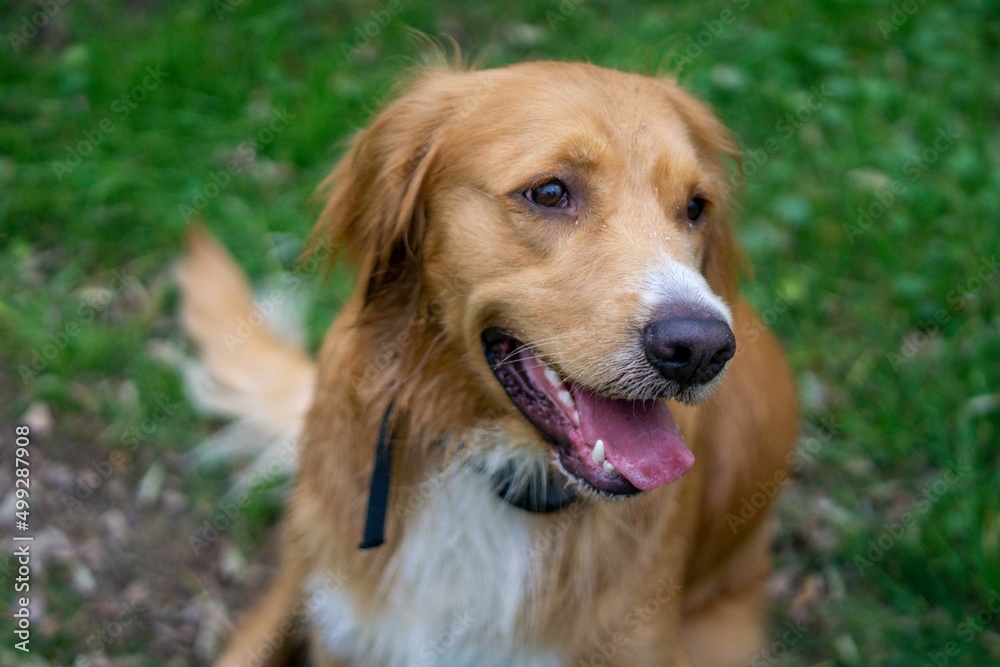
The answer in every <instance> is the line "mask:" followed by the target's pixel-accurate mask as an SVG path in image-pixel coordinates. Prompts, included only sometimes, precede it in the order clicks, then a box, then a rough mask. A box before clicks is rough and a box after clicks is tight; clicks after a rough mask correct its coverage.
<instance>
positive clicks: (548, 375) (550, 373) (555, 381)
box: [545, 366, 562, 389]
mask: <svg viewBox="0 0 1000 667" xmlns="http://www.w3.org/2000/svg"><path fill="white" fill-rule="evenodd" d="M545 379H546V380H548V381H549V384H551V385H552V386H553V387H555V388H556V389H558V388H559V387H561V386H562V379H561V378H560V377H559V374H558V373H556V372H555V371H554V370H552V369H551V368H549V367H548V366H546V367H545Z"/></svg>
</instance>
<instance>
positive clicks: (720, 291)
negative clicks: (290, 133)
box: [316, 63, 737, 495]
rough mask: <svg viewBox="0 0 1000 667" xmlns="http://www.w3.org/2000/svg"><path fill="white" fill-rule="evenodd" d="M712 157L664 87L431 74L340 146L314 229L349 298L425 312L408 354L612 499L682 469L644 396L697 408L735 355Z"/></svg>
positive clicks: (558, 77)
mask: <svg viewBox="0 0 1000 667" xmlns="http://www.w3.org/2000/svg"><path fill="white" fill-rule="evenodd" d="M728 158H735V150H734V147H733V144H732V142H731V140H730V138H729V135H728V133H727V132H726V131H725V129H724V128H723V126H722V125H721V124H720V123H719V121H718V120H716V118H715V117H714V116H713V115H712V113H711V112H710V111H709V110H708V108H707V107H706V106H704V105H703V104H701V103H700V102H698V101H697V100H695V99H693V98H692V97H690V96H689V95H688V94H686V93H685V92H683V91H682V90H681V89H680V88H679V87H678V86H677V85H675V84H674V83H672V82H669V81H664V80H660V79H656V78H651V77H645V76H640V75H635V74H625V73H621V72H615V71H611V70H606V69H602V68H599V67H595V66H591V65H584V64H569V63H526V64H522V65H516V66H512V67H507V68H503V69H498V70H486V71H478V72H465V71H450V70H440V71H432V72H429V73H425V74H424V75H422V76H421V77H419V78H418V79H417V80H416V81H415V82H414V83H412V84H411V85H410V86H409V88H408V89H407V90H406V92H405V93H404V94H403V95H402V96H401V97H400V98H399V99H397V100H396V101H394V102H392V103H391V104H389V105H388V107H387V108H386V109H385V110H384V111H383V112H382V113H381V114H380V115H379V116H378V117H377V118H376V119H375V120H374V121H373V123H372V124H371V125H370V126H369V128H368V129H366V130H365V131H363V132H362V133H361V134H360V135H359V136H358V137H357V138H356V140H355V142H354V144H353V145H352V147H351V149H350V151H349V152H348V154H347V155H346V156H345V157H344V159H343V160H342V161H341V162H340V164H339V165H338V166H337V168H336V169H335V171H334V172H333V174H332V175H331V177H330V180H329V184H330V188H331V189H330V197H329V200H328V203H327V205H326V209H325V210H324V212H323V214H322V216H321V219H320V222H319V225H318V227H317V232H316V233H317V234H318V235H320V236H329V237H330V238H331V240H332V242H333V243H334V244H335V245H337V246H339V247H341V248H343V249H344V251H345V253H346V254H347V256H348V257H349V258H350V259H351V260H352V261H353V262H354V264H355V265H356V267H357V270H358V290H359V292H358V294H357V298H358V299H359V300H361V301H363V303H364V306H362V308H367V309H375V310H392V309H396V310H409V311H410V312H412V313H417V312H423V313H428V315H426V317H429V318H431V319H432V320H433V326H432V330H433V332H434V336H433V339H434V340H433V341H431V340H427V341H424V346H425V349H423V350H420V351H419V354H421V355H424V356H426V355H427V354H428V349H429V346H430V345H432V344H436V345H438V346H439V349H445V350H448V352H447V354H448V355H449V356H450V357H451V358H452V360H455V359H457V360H458V364H459V365H458V368H459V372H460V373H461V374H462V375H463V378H462V379H461V381H464V382H468V381H469V379H470V378H471V379H472V384H473V385H474V386H475V387H477V388H478V394H479V396H477V397H475V398H476V401H477V405H483V404H487V405H489V406H490V411H491V415H493V417H492V419H493V420H494V421H495V420H496V419H498V418H501V419H507V420H510V422H511V423H512V424H514V426H512V428H514V429H517V428H521V429H523V430H525V431H527V432H529V433H530V435H528V437H527V438H526V439H527V440H529V441H530V440H533V441H534V444H535V447H536V449H537V450H538V451H539V452H545V451H548V450H551V451H552V452H553V453H554V455H555V460H556V461H557V462H558V463H559V465H560V466H561V467H562V469H563V470H564V471H565V472H566V473H567V474H568V475H569V476H570V477H571V478H572V479H574V480H576V481H577V482H580V483H581V485H582V486H584V487H587V488H590V489H595V490H597V491H600V492H604V493H606V494H612V495H627V494H633V493H637V492H638V491H640V490H645V489H651V488H654V487H656V486H659V485H661V484H665V483H668V482H671V481H674V480H676V479H677V478H679V477H680V476H681V475H683V474H684V473H685V472H686V471H687V470H688V469H689V468H690V466H691V465H692V463H693V455H692V454H691V452H690V451H689V450H688V449H687V447H686V446H685V444H684V442H683V438H682V436H681V434H680V431H679V429H678V427H677V425H676V423H675V421H674V419H673V417H672V416H671V413H670V411H669V409H668V407H667V404H666V402H665V401H664V400H662V399H664V398H672V399H676V400H678V401H682V402H693V401H698V400H700V399H702V398H704V397H705V396H706V395H707V394H708V393H709V392H710V391H711V389H712V387H713V386H714V385H715V384H717V383H718V381H719V379H720V378H721V376H722V374H723V370H724V367H725V365H726V362H727V361H728V360H729V359H730V358H731V357H732V356H733V354H734V352H735V338H734V336H733V332H732V330H731V325H732V317H731V314H730V311H729V308H728V307H727V305H726V303H727V301H731V300H732V298H733V297H734V290H735V276H734V268H733V267H734V264H735V263H736V257H735V255H736V254H737V249H736V248H735V246H734V243H733V239H732V237H731V232H730V229H729V224H728V222H727V219H726V208H727V205H728V202H729V190H728V187H727V183H728V177H727V174H728V171H727V164H726V160H727V159H728ZM425 338H429V336H425ZM418 347H419V344H418ZM450 368H455V367H454V366H451V367H450ZM449 372H452V371H451V370H449ZM456 381H458V379H456ZM498 415H499V417H498ZM529 424H530V427H529Z"/></svg>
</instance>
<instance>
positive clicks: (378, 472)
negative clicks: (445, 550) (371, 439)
mask: <svg viewBox="0 0 1000 667" xmlns="http://www.w3.org/2000/svg"><path fill="white" fill-rule="evenodd" d="M391 414H392V403H390V404H389V406H388V407H387V408H386V409H385V413H384V414H383V415H382V425H381V426H380V427H379V430H378V444H377V445H376V447H375V467H374V468H372V483H371V486H370V487H369V489H368V514H367V515H366V516H365V533H364V536H363V537H362V540H361V544H360V545H358V547H359V548H360V549H371V548H373V547H380V546H382V543H383V542H385V514H386V510H388V509H389V482H390V481H391V480H392V427H391V426H390V419H389V417H390V415H391Z"/></svg>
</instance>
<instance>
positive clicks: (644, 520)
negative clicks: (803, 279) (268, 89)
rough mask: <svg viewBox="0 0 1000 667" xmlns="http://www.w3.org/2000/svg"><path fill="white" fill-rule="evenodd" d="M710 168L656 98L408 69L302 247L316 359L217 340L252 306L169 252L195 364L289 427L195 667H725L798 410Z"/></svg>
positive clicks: (652, 88) (723, 164) (222, 275)
mask: <svg viewBox="0 0 1000 667" xmlns="http://www.w3.org/2000/svg"><path fill="white" fill-rule="evenodd" d="M736 158H737V154H736V150H735V147H734V144H733V142H732V140H731V138H730V136H729V134H728V133H727V131H726V130H725V128H724V127H723V125H722V124H721V123H720V122H719V121H718V120H717V119H716V117H715V116H714V115H713V114H712V112H711V111H710V110H709V108H708V107H707V106H706V105H704V104H702V103H700V102H699V101H697V100H695V99H694V98H693V97H691V96H690V95H689V94H687V93H686V92H684V91H683V90H682V89H681V88H680V87H679V86H678V85H676V84H675V83H674V82H672V81H669V80H664V79H661V78H654V77H649V76H642V75H638V74H629V73H622V72H618V71H612V70H608V69H603V68H601V67H597V66H593V65H589V64H575V63H556V62H529V63H523V64H519V65H514V66H509V67H503V68H499V69H493V70H481V71H468V70H462V69H459V68H449V67H444V68H427V69H423V70H420V71H419V72H418V73H417V75H416V76H414V77H413V78H412V80H410V81H409V82H408V83H407V84H406V85H405V86H404V87H403V90H402V92H401V94H400V95H399V96H398V98H397V99H395V101H393V102H391V103H389V104H388V105H387V106H386V107H385V108H384V110H382V111H381V113H379V114H378V115H377V117H376V118H375V119H374V120H373V121H372V122H371V124H370V125H369V126H368V128H367V129H365V130H363V131H362V132H360V133H359V134H358V135H357V136H356V137H355V139H354V141H353V143H352V144H351V146H350V148H349V150H348V151H347V153H346V155H345V156H344V157H343V158H342V159H341V160H340V162H339V164H338V165H337V166H336V168H335V169H334V170H333V172H332V173H331V174H330V176H329V178H328V180H327V181H326V183H325V190H324V192H325V193H326V194H325V197H326V205H325V208H324V210H323V212H322V215H321V216H320V219H319V222H318V224H317V226H316V229H315V231H314V234H313V242H314V244H315V247H316V248H317V249H318V252H321V253H326V254H327V255H328V256H329V257H330V259H333V258H334V256H335V255H338V254H342V255H343V256H344V257H345V258H346V260H348V261H349V262H350V263H351V264H352V265H353V266H354V268H355V270H356V284H355V287H354V290H353V292H352V296H351V297H350V299H349V301H348V302H347V303H346V304H345V305H344V307H343V309H342V310H341V312H340V313H339V315H338V316H337V319H336V321H335V322H334V324H333V326H332V328H331V329H330V332H329V334H328V335H327V337H326V339H325V342H324V344H323V346H322V349H321V350H320V352H319V355H318V360H317V361H316V363H315V366H313V364H312V362H311V361H309V360H308V359H306V358H305V357H304V356H303V355H302V353H301V352H299V351H298V350H297V349H295V348H294V347H291V346H289V345H288V344H286V343H283V342H281V341H280V340H279V339H278V338H277V337H275V336H274V335H273V334H272V333H271V332H270V331H268V330H267V329H266V327H261V328H259V329H258V330H256V331H254V332H253V333H252V335H251V336H249V338H247V340H246V341H245V344H242V345H239V346H232V345H227V344H226V343H225V337H226V334H227V332H231V331H232V330H233V326H234V322H236V321H238V320H239V319H240V318H244V320H245V319H246V318H247V317H249V316H251V315H252V314H253V309H254V306H253V303H252V301H251V299H250V296H249V292H248V291H247V288H246V286H245V283H244V282H243V278H242V276H241V275H240V274H239V272H238V270H237V269H236V267H235V265H234V264H233V263H232V260H230V259H229V258H228V257H227V256H226V254H225V252H224V251H223V250H222V249H221V247H219V246H218V245H217V244H216V243H215V242H214V241H212V240H211V239H210V238H208V237H207V236H206V235H204V234H200V233H194V234H192V236H191V240H190V244H189V251H188V257H187V259H186V261H185V263H184V264H183V268H182V271H181V282H182V287H183V291H184V296H185V305H184V310H183V314H184V319H185V323H186V326H187V328H188V330H189V331H190V332H191V335H192V336H193V338H194V339H195V340H196V341H197V342H198V343H199V344H200V345H201V346H202V351H203V360H204V361H203V363H204V364H205V367H206V369H207V372H208V373H209V374H210V375H212V376H214V377H215V378H216V379H217V380H218V381H219V382H220V383H222V384H226V383H228V384H229V385H230V387H231V389H232V388H233V387H235V389H232V395H231V396H230V398H231V399H232V401H234V402H235V403H234V404H236V405H239V404H240V400H243V401H244V402H243V408H242V410H243V412H245V413H247V414H250V415H251V416H252V417H253V418H255V419H256V420H257V421H258V422H259V423H261V424H264V425H266V424H267V423H269V422H274V423H278V422H287V423H291V424H293V425H294V426H293V427H291V428H292V430H294V431H295V432H296V433H299V431H301V433H300V449H299V459H298V468H297V474H296V480H295V488H294V492H293V495H292V497H291V499H290V502H289V504H288V510H287V517H286V519H285V523H284V527H283V533H282V545H281V563H280V568H279V571H278V573H277V575H276V578H275V580H274V583H273V585H272V586H271V588H270V590H269V592H268V593H267V594H266V596H265V597H264V599H263V601H262V602H261V603H260V605H259V607H258V608H257V609H256V611H254V612H252V613H251V614H249V616H248V617H247V619H245V620H244V622H243V624H242V626H241V628H240V630H239V631H238V632H237V633H236V635H235V638H234V639H233V640H232V643H231V645H230V647H229V649H228V650H227V652H226V653H225V655H224V656H223V657H222V658H221V660H220V662H219V664H221V665H241V666H242V665H263V664H268V665H272V664H285V663H284V661H285V660H289V659H291V658H290V653H289V651H290V649H291V648H292V647H293V646H294V645H296V644H304V645H305V646H306V652H307V655H308V659H309V660H310V664H313V665H321V666H331V665H345V666H346V665H364V666H375V665H377V666H383V665H384V666H403V665H448V666H461V665H468V666H473V665H474V666H476V667H488V666H496V667H499V666H506V665H517V666H520V667H537V666H542V665H546V666H548V665H552V666H557V665H558V666H566V667H569V666H571V665H572V666H573V667H576V666H599V665H622V666H626V665H627V666H629V667H634V666H636V665H656V666H661V665H705V666H715V665H744V664H747V662H748V661H749V660H750V659H751V658H752V656H753V654H754V652H755V651H757V650H759V649H760V647H761V646H762V642H763V640H764V634H763V625H764V602H765V582H766V578H767V574H768V571H769V568H770V556H769V553H770V535H771V531H770V527H769V523H770V513H769V505H770V503H771V501H772V500H773V497H774V495H775V493H776V491H777V489H778V486H779V484H778V482H780V481H781V480H782V479H783V478H784V475H785V469H786V466H787V460H788V454H789V452H790V451H791V448H792V447H793V443H794V440H795V437H796V430H797V422H798V407H797V402H796V392H795V388H794V384H793V381H792V379H791V375H790V373H789V370H788V368H787V366H786V363H785V361H784V359H783V356H782V353H781V351H780V349H779V347H778V344H777V343H776V341H775V340H774V338H773V336H772V335H771V334H770V333H769V332H768V330H767V328H766V327H765V326H764V324H763V323H762V322H760V321H759V319H758V318H757V316H756V315H755V313H754V311H753V309H752V308H751V307H750V306H749V305H748V304H747V302H746V301H744V300H743V299H742V298H741V297H740V295H739V293H738V285H737V279H738V276H737V272H738V269H739V267H740V263H741V255H740V251H739V248H738V247H737V244H736V242H735V240H734V236H733V233H732V231H731V229H730V221H729V212H730V208H731V197H730V195H731V192H730V190H731V187H730V183H731V180H732V179H731V177H730V166H731V164H730V163H731V162H732V161H733V160H735V159H736ZM327 249H331V250H327ZM241 395H242V396H243V399H241V398H240V396H241ZM310 402H311V407H309V409H308V412H305V406H306V405H308V404H309V403H310ZM239 411H240V409H235V410H234V412H237V413H238V412H239ZM276 430H281V429H280V428H277V429H276ZM751 506H752V511H747V508H748V507H751ZM362 539H364V541H365V544H363V545H362V546H363V547H365V548H359V542H361V541H362Z"/></svg>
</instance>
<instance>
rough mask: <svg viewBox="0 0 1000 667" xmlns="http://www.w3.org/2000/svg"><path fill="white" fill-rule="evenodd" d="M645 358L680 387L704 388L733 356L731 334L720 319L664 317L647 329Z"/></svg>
mask: <svg viewBox="0 0 1000 667" xmlns="http://www.w3.org/2000/svg"><path fill="white" fill-rule="evenodd" d="M645 348H646V358H647V359H649V362H650V363H651V364H653V367H654V368H656V370H658V371H659V372H660V375H662V376H663V377H665V378H666V379H668V380H672V381H673V382H676V383H677V384H679V385H680V386H681V387H683V388H686V387H692V386H696V385H699V384H704V383H706V382H708V381H709V380H711V379H712V378H714V377H715V376H716V375H718V374H719V372H720V371H722V369H723V368H724V367H725V365H726V362H727V361H729V360H730V359H732V358H733V355H734V354H735V353H736V338H735V337H734V336H733V330H732V329H730V328H729V325H728V324H726V322H725V321H723V320H721V319H715V318H707V317H665V318H663V319H660V320H656V321H654V322H652V323H651V324H649V325H648V326H647V327H646V340H645Z"/></svg>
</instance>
